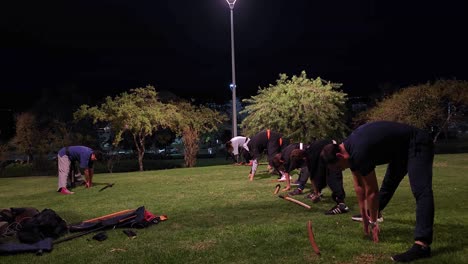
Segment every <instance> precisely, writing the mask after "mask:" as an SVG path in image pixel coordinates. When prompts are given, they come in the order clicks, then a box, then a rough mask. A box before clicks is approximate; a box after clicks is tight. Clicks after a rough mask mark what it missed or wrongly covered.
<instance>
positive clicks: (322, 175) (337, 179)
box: [274, 139, 349, 215]
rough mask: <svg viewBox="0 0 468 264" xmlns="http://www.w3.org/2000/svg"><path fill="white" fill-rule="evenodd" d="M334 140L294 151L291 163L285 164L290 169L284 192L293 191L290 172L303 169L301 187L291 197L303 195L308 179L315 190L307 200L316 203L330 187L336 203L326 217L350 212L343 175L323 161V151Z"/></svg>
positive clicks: (317, 142)
mask: <svg viewBox="0 0 468 264" xmlns="http://www.w3.org/2000/svg"><path fill="white" fill-rule="evenodd" d="M332 142H333V141H332V140H327V139H324V140H318V141H315V142H313V143H311V144H310V145H307V146H306V147H305V148H304V149H300V148H299V147H298V148H297V149H294V150H292V151H291V152H290V154H289V160H290V161H289V162H285V163H284V164H285V165H286V164H287V165H286V166H288V167H289V168H288V169H286V170H285V173H284V174H285V176H286V177H285V178H286V188H284V189H283V191H288V190H290V189H291V182H290V177H289V175H288V174H289V172H290V171H292V170H293V169H296V168H301V173H300V176H299V179H298V184H299V186H298V187H297V188H296V189H295V190H294V191H292V192H289V195H300V194H302V193H303V191H304V188H305V184H306V183H307V179H308V178H309V177H310V182H311V183H312V186H313V190H311V193H310V194H309V195H307V196H306V198H307V199H310V200H312V201H313V202H314V203H316V202H319V201H320V200H321V196H322V195H321V191H322V190H323V189H324V188H325V187H326V186H327V185H328V186H329V187H330V189H331V190H332V198H333V200H334V201H335V202H336V205H335V206H333V207H332V208H331V209H330V210H327V211H325V214H326V215H336V214H344V213H347V212H349V208H348V206H346V204H345V197H346V193H345V191H344V188H343V173H342V172H341V170H337V169H330V168H328V167H327V164H326V163H325V162H323V160H322V159H321V156H320V154H321V152H322V149H323V148H324V147H325V146H326V145H327V144H329V143H332ZM278 163H282V162H281V160H279V161H278V156H276V159H275V162H274V164H276V166H278V165H279V164H278Z"/></svg>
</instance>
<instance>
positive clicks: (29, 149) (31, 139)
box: [11, 112, 41, 164]
mask: <svg viewBox="0 0 468 264" xmlns="http://www.w3.org/2000/svg"><path fill="white" fill-rule="evenodd" d="M40 138H41V137H40V136H39V133H38V129H37V124H36V117H35V116H34V115H33V114H32V113H29V112H24V113H20V114H18V115H17V116H16V134H15V136H14V137H13V138H12V140H11V143H12V145H13V146H15V147H16V149H17V150H18V151H19V152H21V153H23V154H26V156H27V163H28V164H29V163H30V162H31V161H32V159H33V153H34V148H35V147H36V145H37V143H38V140H39V139H40Z"/></svg>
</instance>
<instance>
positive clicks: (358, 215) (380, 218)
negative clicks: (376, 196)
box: [351, 212, 383, 223]
mask: <svg viewBox="0 0 468 264" xmlns="http://www.w3.org/2000/svg"><path fill="white" fill-rule="evenodd" d="M351 219H352V220H353V221H356V222H362V215H361V214H357V215H353V216H351ZM377 222H379V223H382V222H383V216H382V213H380V212H379V215H378V217H377Z"/></svg>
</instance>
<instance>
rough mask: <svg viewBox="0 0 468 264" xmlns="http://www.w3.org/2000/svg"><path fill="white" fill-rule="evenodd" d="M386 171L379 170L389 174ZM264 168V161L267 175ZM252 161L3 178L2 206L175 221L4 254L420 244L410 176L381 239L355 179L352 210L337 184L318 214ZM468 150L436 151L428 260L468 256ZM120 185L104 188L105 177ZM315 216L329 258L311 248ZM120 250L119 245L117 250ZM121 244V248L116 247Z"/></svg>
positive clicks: (149, 257) (188, 254) (106, 257)
mask: <svg viewBox="0 0 468 264" xmlns="http://www.w3.org/2000/svg"><path fill="white" fill-rule="evenodd" d="M384 169H385V167H379V168H378V169H377V174H378V175H379V179H380V180H381V178H382V175H383V172H384ZM264 170H265V165H262V166H260V168H259V171H260V172H262V171H264ZM248 172H249V167H247V166H233V165H219V166H205V167H197V168H180V169H170V170H158V171H145V172H132V173H114V174H97V175H95V182H96V186H95V187H93V188H91V189H84V188H82V187H78V188H76V189H75V192H76V193H75V194H74V195H69V196H62V195H59V194H57V193H56V192H55V188H56V182H57V179H56V177H52V176H50V177H48V176H42V177H24V178H0V208H1V207H36V208H38V209H40V210H42V209H44V208H51V209H53V210H55V211H56V212H57V213H58V214H59V215H60V216H62V217H63V218H64V219H66V220H67V222H69V223H76V222H80V221H82V220H85V219H90V218H94V217H97V216H101V215H105V214H109V213H112V212H116V211H120V210H123V209H133V208H137V207H139V206H141V205H144V206H145V207H146V209H148V210H149V211H151V212H153V213H155V214H166V215H167V216H168V217H169V219H168V220H167V221H166V222H162V223H160V224H158V225H155V226H152V227H149V228H146V229H139V230H136V232H137V234H138V236H137V237H136V238H135V239H129V238H127V236H126V235H125V234H123V233H122V230H121V229H115V230H108V231H107V234H108V237H109V238H108V239H107V240H105V241H103V242H98V241H95V240H92V239H91V237H92V235H87V236H84V237H81V238H77V239H74V240H71V241H68V242H64V243H62V244H58V245H56V246H55V247H54V249H53V251H52V252H51V253H46V254H44V255H43V256H41V257H37V256H35V255H34V254H20V255H15V256H2V257H0V261H1V262H2V263H36V264H39V263H67V264H68V263H112V264H116V263H268V264H272V263H391V260H390V256H391V255H392V254H395V253H400V252H402V251H404V250H406V249H407V248H408V247H410V246H411V244H412V240H413V228H414V221H415V212H414V210H415V205H414V199H413V197H412V194H411V191H410V188H409V184H408V179H407V178H405V179H404V180H403V182H402V184H401V186H400V188H399V189H398V190H397V192H396V194H395V196H394V198H393V200H392V201H391V202H390V204H389V205H388V207H387V208H386V210H385V211H384V219H385V221H384V222H383V223H382V224H381V229H382V232H381V236H380V239H381V242H380V243H378V244H375V243H373V242H372V241H370V240H369V239H367V238H365V237H364V236H363V234H362V228H361V225H360V224H359V223H356V222H352V221H351V219H350V217H351V215H352V214H353V213H356V212H357V211H358V206H357V203H356V197H355V193H354V191H353V189H352V181H351V176H350V173H349V172H348V171H346V172H345V189H346V192H347V195H348V197H347V203H348V206H349V207H350V208H351V213H348V214H344V215H338V216H325V215H324V214H323V212H324V211H325V210H327V209H329V208H331V207H332V206H333V205H334V203H333V202H332V201H331V199H330V193H331V192H330V190H329V189H326V190H325V198H326V199H325V200H324V201H322V202H321V203H317V204H312V203H310V202H307V201H305V200H304V199H303V197H302V196H301V197H298V199H299V200H301V201H304V202H306V203H309V204H310V205H311V206H312V209H311V210H306V209H304V208H302V207H300V206H297V205H295V204H292V203H289V202H287V201H284V200H281V199H279V198H277V197H276V195H273V191H274V187H275V185H276V183H274V182H273V181H272V180H274V179H276V177H275V176H270V175H267V174H265V173H263V174H262V173H259V174H257V176H256V178H255V181H254V182H249V181H248V180H247V175H248ZM467 172H468V154H452V155H437V156H436V158H435V162H434V186H433V188H434V193H435V201H436V216H435V226H434V231H435V233H434V242H433V244H432V250H433V257H432V258H431V259H429V260H423V261H419V263H437V264H439V263H452V264H453V263H466V259H468V247H467V245H468V238H467V236H466V234H467V231H466V230H468V228H467V227H468V205H467V203H465V202H466V200H467V199H466V198H467V196H468V179H467ZM108 182H114V183H115V185H114V187H112V188H108V189H106V190H105V191H102V192H99V189H100V188H101V187H102V186H104V184H105V183H108ZM308 220H311V221H312V224H313V229H314V233H315V238H316V241H317V243H318V245H319V247H320V249H321V252H322V256H321V257H318V256H316V255H315V254H314V253H313V251H312V248H311V246H310V244H309V241H308V237H307V230H306V224H307V221H308ZM113 249H114V251H113ZM115 249H117V250H115Z"/></svg>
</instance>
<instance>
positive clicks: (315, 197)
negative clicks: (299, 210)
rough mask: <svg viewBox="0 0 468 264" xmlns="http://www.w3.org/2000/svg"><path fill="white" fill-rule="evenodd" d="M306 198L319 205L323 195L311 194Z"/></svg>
mask: <svg viewBox="0 0 468 264" xmlns="http://www.w3.org/2000/svg"><path fill="white" fill-rule="evenodd" d="M304 198H306V199H310V200H311V201H312V202H313V203H318V202H320V201H322V194H321V193H318V194H315V193H310V194H308V195H306V196H305V197H304Z"/></svg>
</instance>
